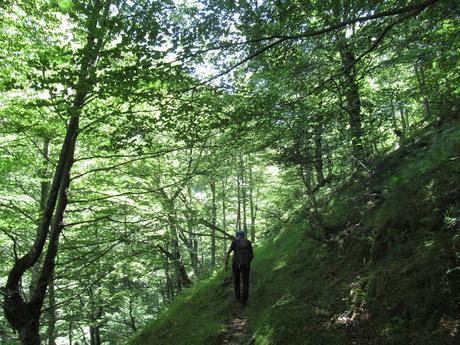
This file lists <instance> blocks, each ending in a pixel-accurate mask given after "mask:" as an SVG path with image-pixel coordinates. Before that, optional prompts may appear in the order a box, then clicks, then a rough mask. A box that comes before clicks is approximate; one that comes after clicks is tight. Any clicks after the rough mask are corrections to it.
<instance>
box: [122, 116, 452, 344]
mask: <svg viewBox="0 0 460 345" xmlns="http://www.w3.org/2000/svg"><path fill="white" fill-rule="evenodd" d="M459 152H460V124H459V123H454V124H452V123H450V124H448V125H445V126H444V127H442V128H440V129H437V130H433V129H427V130H424V131H422V132H421V133H419V135H418V136H417V138H416V139H414V140H412V141H409V142H407V143H406V144H405V145H404V146H403V147H402V148H400V149H399V150H396V151H394V152H393V153H391V154H389V155H387V156H386V157H384V158H382V159H381V160H379V161H377V162H376V163H375V166H374V167H373V168H372V169H371V171H372V173H369V175H368V176H367V177H362V178H359V179H355V180H351V179H350V180H349V181H346V182H345V181H340V182H337V185H336V186H335V187H334V188H335V189H331V190H330V191H329V192H328V193H327V195H324V196H323V198H322V199H323V200H322V215H323V218H324V224H325V226H324V228H325V232H326V233H324V234H323V235H322V236H317V235H315V236H314V235H313V234H318V229H312V228H311V225H310V222H309V221H308V218H309V212H310V211H309V208H308V207H306V206H305V207H303V208H301V209H300V211H297V212H296V214H295V215H293V216H292V217H291V218H290V220H289V221H288V222H286V223H281V222H280V223H279V225H278V227H277V228H276V229H272V233H273V237H272V238H271V239H270V240H267V241H266V242H264V243H263V244H262V245H261V246H260V247H259V248H257V250H256V258H255V260H254V264H253V268H252V276H251V291H250V300H249V304H248V306H247V307H246V308H245V309H242V308H241V307H239V306H238V305H237V304H236V302H234V300H233V295H232V281H231V277H230V273H226V272H223V271H221V272H218V273H217V274H215V276H213V277H212V278H210V279H208V280H206V281H202V282H201V283H199V284H197V285H196V286H195V287H193V288H192V289H190V290H189V291H187V292H186V293H184V294H183V295H182V296H181V297H180V298H178V299H177V301H176V302H175V303H174V304H173V305H172V306H171V308H170V309H169V310H168V311H167V312H165V314H164V315H163V317H162V318H161V319H159V320H156V321H154V322H152V323H151V324H150V325H148V327H146V328H145V329H143V330H142V331H141V332H139V334H137V336H136V337H134V338H133V339H132V340H131V342H130V343H129V344H130V345H150V344H151V345H153V344H177V345H179V344H184V345H185V344H186V345H193V344H200V345H201V344H244V345H245V344H258V345H269V344H299V345H300V344H315V345H317V344H358V345H359V344H363V345H364V344H376V345H377V344H405V345H407V344H458V343H460V342H459V341H460V334H459V333H460V330H459V328H460V317H459V315H460V304H459V302H460V295H459V292H460V232H459V224H460V213H459V209H460V208H459V207H460V154H459Z"/></svg>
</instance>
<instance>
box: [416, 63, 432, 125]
mask: <svg viewBox="0 0 460 345" xmlns="http://www.w3.org/2000/svg"><path fill="white" fill-rule="evenodd" d="M414 71H415V76H416V78H417V83H418V87H419V90H420V94H421V95H422V100H423V110H424V113H425V119H426V120H430V119H431V118H432V114H431V108H430V103H429V101H428V92H427V90H426V82H425V71H424V69H423V66H422V65H420V66H419V65H418V64H417V63H416V64H415V65H414Z"/></svg>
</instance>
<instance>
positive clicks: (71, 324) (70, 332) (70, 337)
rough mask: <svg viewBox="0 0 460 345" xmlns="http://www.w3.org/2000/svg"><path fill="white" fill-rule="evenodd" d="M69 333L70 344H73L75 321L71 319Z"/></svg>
mask: <svg viewBox="0 0 460 345" xmlns="http://www.w3.org/2000/svg"><path fill="white" fill-rule="evenodd" d="M67 334H68V335H69V345H72V344H73V322H72V320H70V321H69V329H68V333H67Z"/></svg>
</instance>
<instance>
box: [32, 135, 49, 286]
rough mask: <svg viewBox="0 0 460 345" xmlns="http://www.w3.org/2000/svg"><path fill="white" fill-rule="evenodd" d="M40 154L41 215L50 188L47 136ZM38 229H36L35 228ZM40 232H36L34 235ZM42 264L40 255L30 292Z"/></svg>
mask: <svg viewBox="0 0 460 345" xmlns="http://www.w3.org/2000/svg"><path fill="white" fill-rule="evenodd" d="M42 150H43V152H42V154H43V162H42V170H41V171H40V173H39V175H40V179H41V182H40V205H39V214H40V215H42V214H43V212H44V211H45V207H46V200H47V198H48V193H49V189H50V181H49V176H48V175H49V173H48V170H49V150H50V140H49V139H48V138H44V139H43V147H42ZM37 231H38V229H37ZM39 235H40V234H39V233H37V234H36V236H39ZM41 264H42V260H41V256H40V257H39V258H38V260H37V262H36V263H35V265H34V266H33V267H32V277H31V280H30V288H29V292H30V294H31V293H32V291H33V290H34V288H35V286H36V285H37V281H38V277H39V275H40V267H41Z"/></svg>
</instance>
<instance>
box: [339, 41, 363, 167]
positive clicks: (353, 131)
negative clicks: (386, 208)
mask: <svg viewBox="0 0 460 345" xmlns="http://www.w3.org/2000/svg"><path fill="white" fill-rule="evenodd" d="M338 44H339V53H340V57H341V59H342V67H343V69H344V70H345V72H344V88H345V98H346V101H347V112H348V119H349V125H350V135H351V144H352V150H353V153H352V156H353V157H352V158H353V166H354V167H355V168H358V167H360V166H361V165H362V164H363V163H364V162H365V161H366V153H365V146H364V143H363V130H362V125H361V99H360V95H359V85H358V80H357V71H356V67H355V65H353V66H352V64H353V63H354V61H355V57H354V54H353V52H352V50H351V47H350V45H349V44H348V43H347V39H346V37H341V38H339V40H338ZM350 66H352V67H350Z"/></svg>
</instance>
